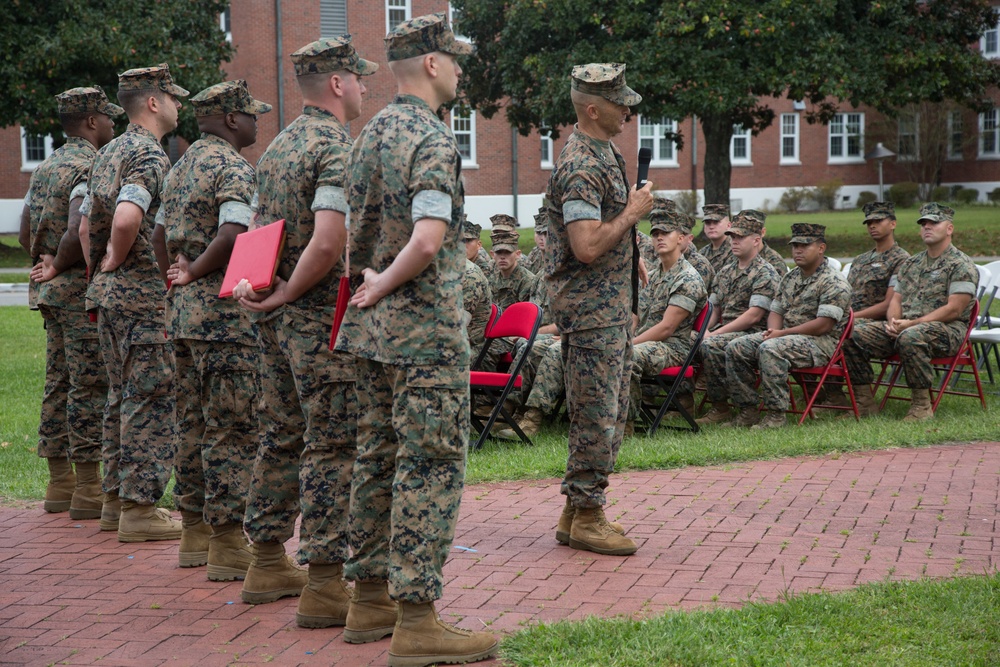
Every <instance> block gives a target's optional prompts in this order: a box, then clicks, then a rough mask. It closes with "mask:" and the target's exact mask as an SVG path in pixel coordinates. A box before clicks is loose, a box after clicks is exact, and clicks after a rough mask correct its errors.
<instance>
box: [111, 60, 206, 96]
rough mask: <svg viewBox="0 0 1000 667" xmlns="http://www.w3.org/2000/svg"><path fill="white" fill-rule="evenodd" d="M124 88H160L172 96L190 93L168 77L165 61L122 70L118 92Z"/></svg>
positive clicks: (124, 89) (119, 76) (168, 68)
mask: <svg viewBox="0 0 1000 667" xmlns="http://www.w3.org/2000/svg"><path fill="white" fill-rule="evenodd" d="M126 90H162V91H163V92H165V93H170V94H171V95H173V96H174V97H187V96H188V95H190V94H191V93H189V92H188V91H186V90H184V89H183V88H181V87H180V86H178V85H177V84H175V83H174V80H173V79H172V78H170V66H169V65H168V64H167V63H160V64H159V65H156V66H155V67H139V68H137V69H130V70H128V71H127V72H122V73H121V74H119V75H118V92H119V93H120V92H124V91H126Z"/></svg>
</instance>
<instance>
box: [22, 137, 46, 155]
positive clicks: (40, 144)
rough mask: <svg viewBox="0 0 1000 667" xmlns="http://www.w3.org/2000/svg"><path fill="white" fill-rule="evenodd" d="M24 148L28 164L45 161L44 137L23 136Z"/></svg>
mask: <svg viewBox="0 0 1000 667" xmlns="http://www.w3.org/2000/svg"><path fill="white" fill-rule="evenodd" d="M24 147H25V151H24V154H25V157H26V158H27V160H28V162H41V161H42V160H44V159H45V137H42V136H39V135H37V134H28V135H25V137H24Z"/></svg>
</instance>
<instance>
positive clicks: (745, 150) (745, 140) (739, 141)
mask: <svg viewBox="0 0 1000 667" xmlns="http://www.w3.org/2000/svg"><path fill="white" fill-rule="evenodd" d="M750 158H751V156H750V130H749V129H744V128H743V126H742V125H733V138H732V139H730V140H729V163H730V164H732V165H733V166H734V167H740V166H746V165H752V164H753V162H752V161H751V159H750Z"/></svg>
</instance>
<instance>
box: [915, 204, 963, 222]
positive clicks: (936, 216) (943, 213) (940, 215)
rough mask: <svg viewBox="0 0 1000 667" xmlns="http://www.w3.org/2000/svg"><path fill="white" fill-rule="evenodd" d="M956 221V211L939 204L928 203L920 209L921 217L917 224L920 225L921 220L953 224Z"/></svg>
mask: <svg viewBox="0 0 1000 667" xmlns="http://www.w3.org/2000/svg"><path fill="white" fill-rule="evenodd" d="M954 219H955V209H953V208H949V207H947V206H942V205H941V204H939V203H937V202H934V201H932V202H928V203H926V204H924V205H923V206H921V207H920V217H919V218H917V224H918V225H919V224H920V221H921V220H933V221H934V222H952V221H953V220H954Z"/></svg>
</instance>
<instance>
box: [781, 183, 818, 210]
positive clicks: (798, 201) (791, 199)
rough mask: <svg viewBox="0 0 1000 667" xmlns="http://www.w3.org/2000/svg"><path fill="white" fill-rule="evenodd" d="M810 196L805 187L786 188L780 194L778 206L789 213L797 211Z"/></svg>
mask: <svg viewBox="0 0 1000 667" xmlns="http://www.w3.org/2000/svg"><path fill="white" fill-rule="evenodd" d="M810 197H811V195H810V193H809V190H808V189H806V188H788V189H787V190H785V192H784V193H783V194H782V195H781V200H780V201H778V206H779V207H781V208H782V209H784V210H785V211H787V212H789V213H798V212H799V211H800V210H801V209H802V205H803V204H805V203H806V200H808V199H809V198H810Z"/></svg>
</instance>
